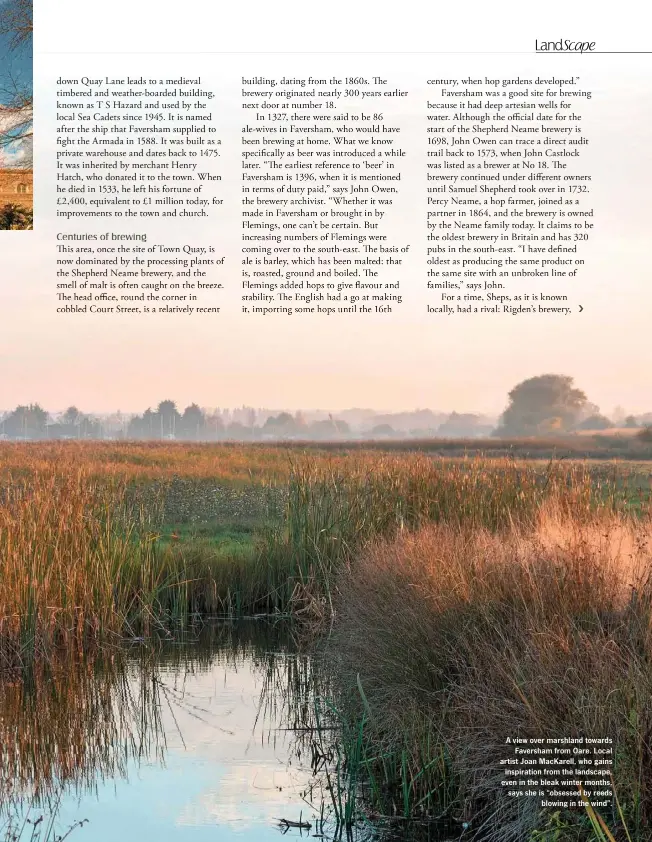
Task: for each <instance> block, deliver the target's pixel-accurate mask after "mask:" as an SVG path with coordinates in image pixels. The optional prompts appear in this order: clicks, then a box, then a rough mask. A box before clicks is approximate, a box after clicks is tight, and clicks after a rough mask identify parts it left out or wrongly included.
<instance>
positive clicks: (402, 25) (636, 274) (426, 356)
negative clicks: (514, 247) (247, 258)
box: [0, 0, 652, 413]
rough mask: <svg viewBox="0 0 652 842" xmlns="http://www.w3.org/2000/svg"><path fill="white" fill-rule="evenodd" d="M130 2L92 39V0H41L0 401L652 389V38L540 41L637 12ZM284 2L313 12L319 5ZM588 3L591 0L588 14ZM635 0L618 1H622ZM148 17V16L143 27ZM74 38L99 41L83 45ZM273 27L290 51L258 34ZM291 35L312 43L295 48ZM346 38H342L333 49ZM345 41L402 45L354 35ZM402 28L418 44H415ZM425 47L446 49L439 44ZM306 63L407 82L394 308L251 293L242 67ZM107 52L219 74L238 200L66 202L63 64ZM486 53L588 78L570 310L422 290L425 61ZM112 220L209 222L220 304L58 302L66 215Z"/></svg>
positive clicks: (222, 125) (485, 65)
mask: <svg viewBox="0 0 652 842" xmlns="http://www.w3.org/2000/svg"><path fill="white" fill-rule="evenodd" d="M122 2H124V0H118V3H117V5H114V7H113V14H112V16H111V19H110V20H107V21H104V20H103V23H102V27H99V28H94V29H93V34H92V40H91V36H90V35H89V36H85V32H84V27H85V26H86V25H89V23H90V21H89V16H88V7H87V6H83V7H82V5H81V3H80V2H78V0H64V2H63V3H62V4H58V7H57V11H56V14H55V11H54V10H49V9H47V8H44V9H43V10H42V12H41V26H42V32H41V34H40V37H39V40H38V42H37V48H36V58H35V98H36V102H37V112H36V113H37V128H36V138H35V146H36V148H35V156H36V172H35V207H36V220H35V227H36V230H35V231H34V232H0V245H1V248H2V264H3V268H2V269H1V270H0V294H1V295H2V303H3V307H2V314H1V316H0V318H1V319H2V325H1V328H2V329H1V331H0V365H1V366H2V371H3V391H2V397H1V399H0V403H1V404H2V405H4V406H6V407H9V406H12V405H15V404H17V403H19V402H20V403H24V402H29V401H39V402H40V403H41V404H43V405H45V406H47V407H52V408H56V407H63V406H66V405H68V404H71V403H75V404H76V405H78V406H79V407H80V408H82V409H83V410H85V411H109V410H114V409H117V408H120V409H122V410H123V411H142V410H143V409H144V408H146V407H147V406H149V405H154V404H156V403H157V402H158V401H159V400H161V399H162V398H167V397H171V398H173V399H174V400H176V401H177V402H178V403H179V404H181V405H186V404H187V403H190V402H192V401H196V402H197V403H199V404H200V405H205V406H218V405H219V406H238V405H242V404H248V405H255V406H275V407H287V408H300V407H304V408H306V407H328V408H332V409H342V408H346V407H350V406H365V407H373V408H376V409H379V410H399V409H413V408H415V407H430V408H433V409H443V410H449V411H450V410H457V411H459V412H463V411H480V412H482V411H484V412H490V413H498V412H500V411H502V409H503V408H504V406H505V403H506V395H507V392H508V391H509V389H511V388H512V387H513V386H514V385H515V384H516V383H517V382H519V381H520V380H522V379H524V378H526V377H531V376H534V375H537V374H542V373H548V372H553V373H561V374H569V375H571V376H573V377H574V378H575V380H576V383H577V385H578V386H579V387H580V388H582V389H584V390H585V391H586V392H587V395H588V397H589V399H590V400H592V401H593V402H595V403H597V404H598V405H599V406H600V407H601V409H602V410H603V411H604V412H606V413H609V412H611V411H612V409H613V407H614V406H615V405H617V404H620V405H622V406H624V407H625V408H626V409H627V410H628V411H631V412H643V411H649V410H652V393H651V390H650V385H649V383H650V380H649V371H650V369H651V367H652V345H651V344H650V343H649V341H647V342H646V341H645V340H644V337H645V336H646V335H647V333H648V332H649V319H650V315H649V314H650V304H652V293H650V286H649V269H648V260H647V243H648V240H649V220H650V218H651V211H652V208H651V206H650V205H651V202H652V199H651V198H650V197H652V183H651V181H652V176H651V175H650V171H649V166H648V156H649V148H650V140H651V139H650V133H651V132H650V130H651V128H652V123H651V118H650V114H651V113H652V110H651V109H650V105H651V104H652V103H651V101H650V100H651V99H652V61H651V59H652V56H650V55H622V54H608V55H607V54H605V55H590V56H589V55H584V56H570V55H563V56H542V55H533V54H532V50H533V49H534V39H535V38H538V39H539V40H542V39H547V38H559V37H569V38H579V39H581V40H597V41H598V42H599V46H600V49H601V50H603V51H607V50H635V49H637V48H640V49H644V48H645V45H644V44H642V42H641V38H642V35H641V33H640V32H639V31H638V30H636V29H631V27H630V28H626V27H625V26H624V25H623V27H622V31H621V28H620V27H619V25H618V24H614V22H613V20H611V19H607V18H606V17H605V18H604V19H600V17H599V16H598V15H597V13H596V8H595V6H590V7H589V6H588V4H582V8H580V7H579V6H578V7H577V8H575V7H573V8H570V7H569V6H568V4H563V5H562V4H557V8H558V9H559V10H560V17H559V18H558V19H557V20H559V21H563V26H560V25H555V26H554V27H548V28H547V31H542V30H541V27H540V26H539V25H535V23H534V20H533V19H531V20H528V19H527V15H528V12H527V9H525V8H524V7H523V6H522V5H521V4H504V8H503V12H502V13H501V14H498V12H497V11H491V10H488V9H487V7H486V6H484V5H483V6H480V5H478V6H477V9H476V12H477V13H476V14H475V15H474V14H472V11H471V7H469V9H468V10H465V13H464V15H465V18H464V20H465V26H466V27H467V28H466V29H460V28H459V26H458V27H457V28H456V29H455V30H451V29H450V28H449V29H447V28H446V20H444V19H442V17H441V16H442V14H443V15H446V14H449V15H453V14H454V13H453V12H452V11H449V12H443V13H442V12H441V11H439V10H434V9H432V10H424V9H423V8H422V7H421V5H420V4H407V6H405V5H404V6H402V11H401V15H400V17H399V18H398V19H393V18H392V15H393V14H394V12H391V13H390V12H383V7H382V4H381V5H380V6H379V5H378V4H373V5H372V4H366V3H365V4H356V5H355V6H352V5H351V4H339V5H338V4H337V3H336V4H334V5H332V6H329V8H328V12H327V13H326V11H324V13H323V15H320V25H319V26H313V27H311V29H310V36H309V38H308V37H306V36H305V34H304V35H302V33H301V32H300V31H299V30H298V27H299V26H300V24H293V23H292V20H293V18H292V16H291V12H290V11H288V13H287V14H283V15H281V14H280V12H279V10H278V9H277V10H275V11H274V12H273V13H272V10H270V9H269V8H268V7H266V6H265V7H263V6H262V5H261V7H260V10H259V11H260V12H261V17H260V18H259V17H258V16H257V15H256V14H255V13H254V11H252V10H251V9H249V10H248V11H247V15H246V21H245V20H240V19H239V18H237V15H239V14H244V11H243V12H239V11H238V10H236V9H233V8H229V11H228V15H229V16H230V17H227V18H226V19H225V20H222V15H223V13H224V10H223V9H219V10H218V8H217V7H213V5H211V4H207V5H206V7H205V15H206V16H207V20H206V22H205V23H206V25H202V26H200V27H197V26H196V21H197V15H193V16H192V20H189V19H187V18H181V19H179V16H178V5H177V4H176V3H175V4H169V9H170V11H171V13H170V15H166V14H165V13H164V9H162V8H161V6H160V4H157V6H156V12H155V13H154V6H153V4H149V3H142V4H139V5H138V6H137V7H135V6H134V5H133V4H130V6H129V9H130V18H131V20H132V23H131V25H130V27H128V28H126V27H123V26H122V24H121V23H120V21H121V20H122V17H121V13H120V6H121V3H122ZM286 5H287V10H291V9H292V8H294V9H296V14H297V15H298V16H299V17H300V18H301V19H302V20H305V14H306V7H305V5H303V4H300V5H299V4H286ZM625 5H626V4H625ZM150 6H151V9H150ZM164 7H165V4H164ZM553 7H554V4H553ZM125 8H126V6H125ZM284 8H285V7H284ZM388 8H390V7H388ZM391 8H392V9H394V10H395V7H391ZM465 8H466V7H465ZM562 8H563V15H562V13H561V10H562ZM589 8H590V9H591V14H590V16H589V17H588V18H587V17H584V18H582V17H581V13H582V11H583V9H589ZM82 9H85V11H84V13H83V14H82V13H81V10H82ZM148 9H149V11H148ZM338 9H340V11H341V13H342V14H344V10H346V16H345V18H342V20H346V21H348V23H349V26H348V27H347V26H340V25H339V24H338V25H337V26H335V23H334V22H337V21H338V20H339V18H338ZM287 10H286V11H287ZM535 11H536V10H534V9H533V10H532V15H533V18H534V12H535ZM78 12H79V13H78ZM218 12H219V13H218ZM510 14H511V17H510ZM423 16H425V17H423ZM212 17H214V19H215V20H214V25H213V24H212V23H211V18H212ZM429 17H431V18H432V19H431V20H429ZM537 17H538V16H537ZM626 17H627V15H626V14H625V10H624V9H623V8H621V18H620V19H623V20H625V19H626ZM218 18H219V22H218ZM546 18H547V20H550V21H554V20H555V15H554V8H548V7H547V11H546ZM146 19H147V24H146V25H145V20H146ZM298 19H299V18H297V20H298ZM288 20H289V21H290V24H289V27H288V25H287V22H288ZM587 20H588V21H589V22H590V24H588V23H587ZM139 21H141V22H142V26H143V27H145V26H146V30H145V29H143V30H141V33H140V34H139V29H138V27H139V25H140V24H139ZM580 21H581V25H580ZM64 23H65V25H64ZM218 23H219V25H218ZM453 23H456V21H455V20H454V19H452V20H451V21H449V24H453ZM457 23H458V24H459V21H457ZM414 24H418V25H414ZM575 24H577V25H575ZM243 27H244V28H243ZM551 29H553V30H555V31H552V32H551V31H550V30H551ZM142 31H146V32H147V36H146V38H148V39H149V40H148V41H145V42H144V41H143V36H142ZM452 31H453V32H454V33H455V34H454V35H451V34H450V33H451V32H452ZM356 33H357V36H358V37H357V38H356V37H354V36H355V35H356ZM445 33H448V34H446V35H445V37H444V34H445ZM275 35H276V36H277V37H274V36H275ZM300 35H302V37H301V39H299V36H300ZM80 46H83V48H84V50H85V51H84V52H77V51H79V50H80ZM263 47H264V49H266V50H269V49H271V48H274V49H279V50H280V49H286V50H291V51H293V54H291V55H289V54H286V55H278V54H273V53H269V52H267V53H265V54H264V55H263V54H258V55H255V54H252V53H255V51H256V50H257V49H261V48H263ZM298 48H302V49H310V50H311V51H312V53H313V54H307V53H297V52H296V50H297V49H298ZM144 49H146V53H143V52H140V53H139V52H138V50H141V51H142V50H144ZM219 49H222V50H225V51H226V52H225V53H223V54H222V55H218V54H216V53H215V52H214V51H216V50H219ZM333 49H336V50H339V51H342V52H339V53H338V54H327V53H326V51H327V50H333ZM351 49H358V50H363V51H369V50H380V49H391V50H392V51H393V53H392V54H384V55H383V54H380V53H378V52H365V54H361V53H358V54H355V53H353V54H350V53H349V54H347V53H345V52H343V51H346V50H351ZM191 50H192V51H194V52H195V55H192V54H190V51H191ZM234 50H247V51H249V52H248V53H246V54H245V53H240V54H238V53H235V52H233V51H234ZM401 50H413V51H414V53H415V54H414V55H412V56H411V57H409V58H408V57H407V56H406V55H405V54H400V51H401ZM425 50H432V51H440V52H439V53H436V52H433V54H430V55H428V54H426V53H425V52H423V51H425ZM455 50H457V51H458V52H454V51H455ZM501 50H502V51H504V52H502V53H501V52H500V51H501ZM66 51H68V52H66ZM116 51H119V52H116ZM417 53H418V54H417ZM309 73H312V74H313V75H315V74H335V75H349V74H351V75H356V74H364V75H367V76H368V75H381V76H385V77H387V78H389V79H390V81H391V83H392V84H393V85H395V86H398V87H404V88H405V87H407V88H408V89H409V90H410V92H411V93H410V96H409V97H407V98H405V100H404V101H401V102H397V103H395V104H394V103H393V104H391V105H388V106H387V109H386V111H387V115H388V117H389V116H391V117H392V118H393V119H394V120H395V121H396V124H397V125H401V126H402V127H403V132H402V135H401V145H402V146H403V148H405V149H406V150H408V152H409V154H408V156H407V157H406V159H405V160H404V161H403V162H402V163H401V164H400V167H401V170H402V193H401V195H400V197H399V199H398V200H397V202H396V205H395V208H394V217H393V219H392V221H391V230H388V231H386V233H388V234H391V238H392V239H393V240H394V241H395V242H396V243H409V244H410V245H411V250H410V257H409V259H408V260H407V261H406V262H405V266H404V273H403V274H402V277H401V292H402V294H403V296H404V302H405V303H404V304H402V305H401V306H400V307H399V308H398V309H397V310H396V311H395V312H394V313H393V314H391V315H389V316H383V317H373V316H372V317H368V316H367V317H362V316H360V317H357V318H353V317H343V316H329V317H324V316H321V317H316V316H292V317H284V316H281V315H275V316H266V317H261V316H244V315H242V314H241V313H240V312H239V311H240V294H241V289H240V259H241V256H240V253H239V248H240V240H239V236H240V227H239V225H240V220H239V198H240V196H239V190H240V183H241V182H240V172H241V169H240V142H239V137H240V128H241V125H242V123H243V113H242V111H241V108H240V96H239V91H240V78H241V77H242V76H253V75H270V74H271V75H275V76H277V77H280V76H281V75H284V74H285V75H288V76H292V75H299V76H300V75H308V74H309ZM96 74H97V76H98V78H100V77H103V76H105V75H112V74H114V75H116V76H119V75H124V74H130V75H138V74H142V75H148V74H151V75H152V76H159V75H161V74H162V76H163V78H170V77H174V76H179V75H185V76H192V77H194V76H201V78H202V87H207V88H209V89H211V90H214V91H215V92H216V96H217V99H216V107H215V108H214V109H213V110H214V112H215V117H214V125H216V126H217V128H218V131H219V135H218V136H219V137H221V138H222V143H223V147H222V154H223V168H222V169H221V170H220V171H221V172H222V173H223V174H224V180H223V184H222V187H221V191H222V192H220V194H219V195H223V196H224V198H225V206H227V211H226V212H224V213H222V214H221V215H220V214H219V213H215V214H214V215H213V216H211V217H210V218H209V220H207V221H205V222H203V223H192V222H191V223H187V224H186V225H185V226H184V225H181V224H179V225H176V224H175V225H174V226H169V225H166V224H164V223H163V222H159V223H155V222H151V221H149V220H148V221H144V222H142V221H138V220H137V221H136V222H135V223H134V222H132V221H124V222H123V223H121V224H118V221H117V220H113V221H109V220H105V221H102V220H98V221H93V220H91V221H85V220H82V221H79V220H73V221H67V220H57V219H56V217H55V211H56V206H55V204H54V202H55V200H56V195H55V190H56V187H55V184H56V182H55V177H56V176H55V158H54V153H55V142H54V138H55V136H56V135H55V133H56V110H55V107H54V97H53V91H54V89H55V87H56V85H55V82H56V79H57V78H58V77H59V76H64V77H80V76H82V75H88V76H91V77H92V76H95V75H96ZM476 74H478V75H479V76H484V75H486V76H490V75H495V76H497V77H513V76H517V75H520V76H525V77H529V76H530V75H542V76H552V75H555V76H562V77H565V76H570V75H573V76H579V77H580V80H581V81H580V85H581V87H584V88H589V89H591V90H592V91H593V98H592V100H591V101H590V102H584V101H582V102H581V103H579V104H578V105H577V106H575V105H574V107H576V110H578V111H580V112H581V114H582V116H583V122H582V126H583V129H584V132H585V135H586V136H587V137H589V139H590V145H589V146H588V147H587V151H586V152H585V153H584V155H585V158H584V160H585V162H586V165H585V169H584V171H586V172H589V173H591V174H592V175H593V183H592V186H591V189H592V202H593V206H594V208H595V219H594V222H595V223H596V227H595V231H594V232H592V234H593V239H592V241H591V242H590V244H589V246H588V247H587V248H585V252H584V254H583V257H585V258H586V265H585V266H584V267H582V268H581V270H580V271H579V272H578V276H577V278H576V279H575V280H574V281H572V282H570V281H569V280H568V279H565V281H564V283H563V284H562V285H560V287H559V291H560V292H563V293H565V294H568V295H569V298H570V299H571V303H572V305H573V307H574V312H573V314H572V315H571V316H568V317H564V316H546V317H536V318H533V317H530V320H527V321H526V320H525V318H524V317H514V316H510V315H498V316H495V317H494V318H493V319H489V318H487V317H473V316H471V317H463V316H454V317H448V318H447V317H445V316H433V315H432V314H430V315H428V314H427V313H426V312H425V302H426V301H428V302H431V298H429V297H428V294H427V293H426V290H425V281H426V271H427V266H426V262H425V247H426V241H425V233H426V231H425V211H426V204H425V196H426V192H425V188H426V183H425V175H424V173H425V155H424V149H425V141H424V137H425V126H426V118H425V100H426V99H427V96H428V93H429V91H428V88H427V86H426V85H425V80H426V79H429V78H444V77H446V78H449V77H450V78H464V77H465V76H467V75H476ZM388 227H389V224H388ZM104 229H106V230H107V231H112V230H113V231H119V232H124V233H127V232H133V231H138V232H142V233H145V234H146V235H147V238H148V242H149V243H160V242H163V243H166V244H174V245H182V244H184V243H191V244H199V245H204V246H205V245H208V244H212V245H213V246H214V247H215V248H216V249H217V251H218V253H221V254H224V255H225V256H226V263H225V269H224V270H223V271H222V273H221V275H220V277H219V280H223V281H224V283H225V285H226V287H227V289H226V291H225V293H223V297H222V298H221V300H220V302H219V303H220V304H221V305H222V307H223V312H222V313H221V314H220V315H219V316H203V317H199V316H197V317H191V316H187V315H175V316H168V317H167V319H166V317H164V316H162V315H156V316H154V317H152V318H151V320H149V321H147V320H146V319H145V318H144V317H143V316H140V317H134V316H123V317H121V316H111V317H106V316H104V317H103V316H96V317H93V316H90V315H89V314H86V315H84V316H79V315H65V316H62V315H59V316H57V315H56V314H55V312H54V310H55V307H56V301H55V282H56V279H55V269H54V262H55V259H56V253H55V236H56V233H57V232H59V231H63V232H71V231H102V230H104ZM528 283H532V284H534V285H535V286H536V282H535V281H528ZM579 304H582V306H583V307H584V312H582V313H581V314H580V313H579Z"/></svg>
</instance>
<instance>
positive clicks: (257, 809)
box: [0, 642, 318, 842]
mask: <svg viewBox="0 0 652 842" xmlns="http://www.w3.org/2000/svg"><path fill="white" fill-rule="evenodd" d="M257 645H258V649H256V648H255V647H254V649H252V650H248V648H247V645H245V646H244V647H242V646H237V647H236V651H235V654H234V652H233V651H231V652H229V650H228V649H225V648H224V644H223V642H222V643H221V644H220V646H219V647H218V648H216V649H215V650H214V651H212V652H211V653H210V654H209V655H207V653H206V648H205V647H203V649H202V656H201V659H199V660H198V661H197V662H195V661H193V658H192V649H190V650H188V652H189V653H190V654H186V655H184V657H183V658H181V659H180V661H181V662H180V663H177V664H170V663H165V661H164V662H163V663H158V662H155V666H154V668H153V672H152V673H151V674H154V675H155V682H156V685H157V691H158V692H157V693H156V694H155V697H154V699H153V702H152V701H151V700H150V701H148V705H149V704H150V703H151V704H153V706H154V707H155V708H156V711H157V713H156V714H155V716H156V717H157V719H158V723H157V731H158V737H157V740H155V741H153V742H152V744H151V745H150V747H149V750H148V752H147V755H146V756H144V757H142V758H140V759H139V758H137V757H136V758H135V757H133V756H129V757H128V760H127V762H126V763H125V764H123V766H122V769H123V771H126V777H123V776H122V775H120V774H116V775H115V776H114V775H113V774H111V771H110V766H109V773H108V774H106V768H105V773H104V775H105V776H104V779H102V777H101V776H99V775H98V778H97V779H95V780H94V781H93V779H92V777H91V778H90V779H89V776H88V775H86V776H85V780H84V783H83V785H82V786H81V787H80V788H79V789H80V791H78V792H75V788H76V787H75V785H74V783H73V781H70V782H69V784H68V785H67V786H66V787H65V788H64V792H63V796H62V799H61V802H60V805H59V810H58V816H57V821H56V830H57V832H59V833H61V832H63V831H65V830H66V829H67V828H68V827H69V826H71V825H72V824H73V823H75V822H77V821H80V820H82V819H87V820H88V823H87V824H85V825H84V826H83V827H81V828H76V829H75V830H74V831H73V832H72V834H71V835H70V837H69V839H70V840H71V842H75V840H79V841H80V842H84V840H93V842H116V840H117V842H131V840H134V842H136V840H138V842H143V840H146V839H156V840H159V842H168V840H169V842H173V840H198V841H199V840H201V842H204V840H206V842H208V840H211V842H220V840H224V842H226V840H233V839H239V840H262V842H264V840H279V839H280V837H281V831H280V829H279V826H278V820H279V819H289V820H292V821H299V820H301V819H303V820H304V821H306V820H307V821H310V822H311V823H312V824H313V828H312V829H311V830H310V831H307V830H299V829H296V828H291V829H289V830H288V832H287V834H286V835H285V837H284V838H286V839H291V838H301V837H302V836H303V838H308V837H310V836H311V835H312V834H313V833H314V832H315V826H314V820H315V818H316V817H317V813H316V812H315V809H313V808H311V806H310V805H308V804H307V803H306V802H305V801H304V800H303V798H302V794H303V793H305V792H306V790H307V789H308V787H309V785H310V782H311V780H313V778H312V773H311V770H310V758H309V757H306V759H305V762H304V761H303V760H302V758H301V757H298V756H297V743H296V736H295V733H294V732H293V730H292V729H291V728H289V729H288V727H287V725H288V720H287V716H286V711H287V706H285V708H284V705H283V701H282V698H281V696H284V695H285V691H286V689H287V676H288V675H289V674H290V673H292V669H293V667H292V664H293V663H294V664H296V659H295V656H294V655H293V654H292V653H291V652H287V651H283V652H279V651H278V650H276V652H275V653H274V654H273V655H272V657H271V661H272V662H273V667H272V668H271V669H270V667H269V664H266V661H265V655H264V648H263V649H261V648H260V643H258V644H257ZM261 653H262V654H261ZM177 660H178V659H177ZM304 663H305V661H304ZM150 665H151V664H150ZM271 674H273V675H275V676H276V683H277V684H278V688H279V693H278V697H276V696H275V693H274V692H270V687H272V686H275V682H271V683H270V682H269V680H266V678H265V676H266V675H267V677H268V679H269V675H271ZM148 681H151V675H150V679H146V680H145V681H144V682H143V668H142V664H141V663H136V664H134V663H130V664H129V665H128V667H127V677H126V678H125V683H124V684H123V685H119V682H116V687H117V688H118V689H116V690H115V696H116V699H117V701H116V702H115V706H116V710H120V709H121V703H120V701H119V699H120V698H123V696H124V692H123V691H124V687H126V686H129V687H130V688H131V689H132V690H133V695H134V697H135V698H138V696H139V692H140V691H139V689H138V687H139V685H141V686H142V684H143V683H145V684H146V683H147V682H148ZM112 686H113V685H112ZM120 687H121V688H122V689H120ZM284 687H285V689H283V688H284ZM43 689H44V688H41V690H40V691H39V692H43ZM148 699H149V696H148ZM277 703H278V704H277ZM64 704H68V705H70V702H69V701H66V702H65V703H64ZM84 708H88V709H92V706H91V705H88V704H86V703H85V702H84V700H83V699H79V709H80V716H82V717H83V716H84V715H85V714H84V713H82V712H81V711H82V710H83V709H84ZM50 710H52V709H51V708H50ZM66 715H67V716H68V714H66ZM146 715H147V717H149V718H150V719H151V716H152V714H151V710H150V712H149V713H147V714H146ZM73 716H74V715H73ZM123 716H124V714H123ZM130 716H131V718H132V719H133V720H134V728H136V727H137V726H136V721H137V720H138V719H139V712H138V709H137V707H136V708H134V710H132V711H131V712H130ZM66 721H68V719H66ZM71 721H72V720H71ZM141 725H142V723H141ZM32 727H33V726H32V725H30V728H32ZM84 727H88V723H84ZM91 727H92V725H91ZM146 727H147V728H150V729H151V726H150V725H149V724H148V725H147V726H146ZM25 730H26V731H29V728H26V729H25ZM29 733H30V734H31V731H29ZM80 733H82V734H83V733H84V731H83V730H81V731H80ZM86 733H87V732H86ZM118 733H119V735H121V736H119V738H118V739H124V738H125V731H120V732H118ZM112 738H113V740H114V741H115V740H116V736H115V733H113V737H112ZM59 739H62V738H59ZM63 739H65V738H63ZM30 740H31V742H30ZM37 742H38V740H37V738H36V737H34V738H32V737H31V736H30V737H29V739H27V740H26V746H27V747H26V748H25V749H24V750H25V751H26V752H29V751H31V750H32V749H31V747H29V746H31V745H32V743H37ZM161 743H164V746H163V748H162V749H161ZM132 755H133V752H132ZM161 758H162V762H161ZM49 765H50V764H49ZM86 768H87V765H86ZM89 780H90V782H91V791H89V788H88V784H89ZM92 790H94V791H92ZM315 800H316V801H317V800H318V799H317V796H316V795H315ZM317 809H318V805H317ZM41 812H42V811H39V810H38V809H33V810H32V813H31V815H32V817H37V816H38V815H40V813H41ZM0 838H2V837H1V834H0Z"/></svg>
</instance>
